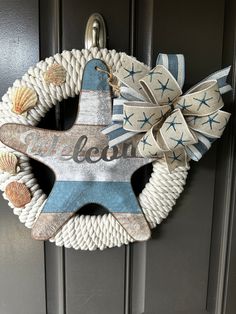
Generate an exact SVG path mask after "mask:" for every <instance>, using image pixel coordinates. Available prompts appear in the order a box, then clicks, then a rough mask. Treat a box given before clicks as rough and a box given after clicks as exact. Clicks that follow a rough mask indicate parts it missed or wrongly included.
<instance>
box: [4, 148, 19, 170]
mask: <svg viewBox="0 0 236 314" xmlns="http://www.w3.org/2000/svg"><path fill="white" fill-rule="evenodd" d="M17 164H18V158H17V157H16V155H14V154H13V153H8V152H0V170H2V171H5V172H8V173H10V174H13V175H15V174H16V173H17Z"/></svg>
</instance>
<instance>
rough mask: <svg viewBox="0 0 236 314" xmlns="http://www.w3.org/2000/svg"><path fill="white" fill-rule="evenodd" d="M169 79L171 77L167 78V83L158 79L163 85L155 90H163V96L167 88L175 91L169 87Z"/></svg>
mask: <svg viewBox="0 0 236 314" xmlns="http://www.w3.org/2000/svg"><path fill="white" fill-rule="evenodd" d="M169 80H170V79H167V81H166V83H165V84H163V83H162V82H161V81H160V80H158V82H159V84H160V86H161V87H158V88H155V90H161V91H162V93H161V98H162V97H163V95H164V92H165V91H167V90H169V91H171V92H173V91H174V90H173V89H172V88H169V87H167V86H168V84H169Z"/></svg>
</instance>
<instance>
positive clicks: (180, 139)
mask: <svg viewBox="0 0 236 314" xmlns="http://www.w3.org/2000/svg"><path fill="white" fill-rule="evenodd" d="M183 136H184V133H183V132H182V134H181V136H180V138H179V139H176V138H173V137H170V139H172V140H173V141H175V142H176V145H175V147H174V148H176V147H178V146H179V145H181V146H185V145H184V143H187V142H189V140H183Z"/></svg>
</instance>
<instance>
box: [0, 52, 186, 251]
mask: <svg viewBox="0 0 236 314" xmlns="http://www.w3.org/2000/svg"><path fill="white" fill-rule="evenodd" d="M122 54H123V53H117V52H116V51H115V50H107V49H101V50H98V49H97V48H91V49H89V50H87V49H83V50H81V51H80V50H72V51H64V52H62V53H61V54H56V55H54V56H53V57H49V58H47V59H45V60H44V61H40V62H39V63H37V64H36V66H35V67H31V68H30V69H29V70H28V72H27V73H26V74H25V75H23V77H22V78H21V79H20V80H16V81H15V82H14V83H13V86H12V87H10V88H9V89H8V91H7V92H6V94H5V95H4V96H3V97H2V102H1V103H0V125H3V124H5V123H8V122H9V123H20V124H25V125H33V126H35V125H37V124H38V122H39V121H40V120H41V119H42V118H43V117H44V116H45V114H46V113H47V112H48V111H49V109H50V108H51V107H52V106H53V105H55V104H56V103H57V102H60V101H62V100H63V99H66V98H68V97H74V96H76V95H78V94H79V92H80V88H81V81H82V75H83V71H84V67H85V65H86V63H87V61H89V60H91V59H93V58H99V59H101V60H103V61H105V62H106V64H107V65H108V66H109V67H110V68H111V69H112V71H116V70H118V68H119V67H120V66H121V57H122ZM55 62H56V63H58V64H60V65H62V66H63V67H64V68H65V70H66V72H67V75H66V81H65V83H63V84H62V85H60V86H55V85H53V84H46V83H45V81H44V79H43V73H44V72H45V71H46V70H47V69H48V68H49V66H50V65H52V64H53V63H55ZM20 86H28V87H30V88H33V89H34V90H35V91H36V93H37V94H38V103H37V105H36V106H35V107H34V108H33V109H31V110H29V111H28V114H27V116H24V115H17V114H15V113H13V112H12V111H11V104H12V100H11V94H12V89H14V88H16V87H20ZM0 150H1V151H8V152H14V154H15V155H16V156H17V157H18V159H19V166H20V171H18V172H17V174H16V175H14V176H12V175H10V174H8V173H6V172H1V173H0V189H1V190H2V191H3V192H4V191H5V187H6V185H7V184H9V183H10V182H12V181H18V182H21V183H24V184H26V186H27V187H28V188H29V189H30V191H31V194H32V200H31V202H30V203H29V204H27V205H26V206H25V207H23V208H15V207H14V206H13V204H12V203H10V202H9V206H10V207H12V208H13V212H14V214H15V215H18V216H19V220H20V221H21V222H22V223H24V224H25V226H26V227H28V228H32V227H33V225H34V223H35V221H36V219H37V217H38V215H39V213H40V211H41V210H42V207H43V205H44V202H45V200H46V198H47V196H46V195H45V194H44V193H43V191H42V190H41V189H40V187H39V185H38V183H37V180H36V179H35V178H34V175H33V173H32V169H31V166H30V163H29V158H28V157H26V156H25V155H23V154H21V153H19V152H15V151H14V150H12V149H10V148H8V147H6V146H4V145H3V144H0ZM187 173H188V168H187V167H179V168H177V169H176V170H175V171H174V172H172V173H171V174H170V173H169V172H168V170H167V168H166V167H165V165H164V163H163V162H162V161H157V162H155V163H153V173H152V175H151V178H150V180H149V182H148V183H147V185H146V186H145V188H144V190H143V191H142V193H141V194H140V196H139V202H140V205H141V207H142V209H143V212H144V214H145V216H146V219H147V221H148V222H149V224H150V227H151V228H154V227H155V226H156V225H157V224H160V223H161V221H162V220H163V219H165V218H166V217H167V216H168V214H169V212H170V211H171V210H172V207H173V206H174V204H175V202H176V199H177V198H178V197H179V195H180V193H181V192H182V191H183V188H184V185H185V181H186V177H187ZM3 197H4V198H5V199H7V197H6V195H5V193H3ZM50 241H51V242H55V243H56V245H58V246H63V245H64V246H65V247H67V248H69V247H72V248H74V249H82V250H95V249H97V248H99V249H101V250H102V249H105V248H107V247H109V248H110V247H114V246H121V245H122V244H127V243H128V242H133V239H132V238H131V237H130V236H129V235H128V234H127V232H126V231H125V230H124V229H123V228H122V227H121V225H120V224H119V223H118V222H117V221H116V219H115V218H114V217H113V216H112V215H111V214H106V215H98V216H90V215H85V216H84V215H81V216H79V215H78V216H74V217H72V218H71V219H70V220H69V221H68V222H67V223H66V224H65V225H64V226H63V227H62V229H61V230H60V231H59V232H58V233H57V234H56V236H55V237H54V238H52V239H50Z"/></svg>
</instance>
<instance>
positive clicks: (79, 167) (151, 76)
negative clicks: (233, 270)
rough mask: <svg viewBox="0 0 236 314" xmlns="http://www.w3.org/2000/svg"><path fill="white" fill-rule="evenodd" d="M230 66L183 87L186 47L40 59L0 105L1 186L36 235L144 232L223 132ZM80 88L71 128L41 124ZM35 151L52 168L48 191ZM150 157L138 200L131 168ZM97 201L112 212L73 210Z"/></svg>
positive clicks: (75, 240) (114, 238) (102, 240)
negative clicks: (151, 63)
mask: <svg viewBox="0 0 236 314" xmlns="http://www.w3.org/2000/svg"><path fill="white" fill-rule="evenodd" d="M229 70H230V68H226V69H223V70H220V71H218V72H215V73H214V74H212V75H210V76H209V77H207V78H206V79H204V80H203V81H201V82H200V83H199V84H197V85H195V86H194V87H193V88H191V89H190V90H189V91H188V92H186V93H185V94H183V93H182V87H183V84H184V57H183V55H166V54H160V55H159V56H158V58H157V65H156V67H155V68H153V69H150V68H149V67H148V66H146V65H144V64H143V63H141V62H139V61H137V60H136V59H135V58H133V57H130V56H128V55H126V54H125V53H117V52H116V51H115V50H107V49H101V50H98V49H97V48H91V49H89V50H87V49H85V50H81V51H79V50H72V51H64V52H63V53H61V54H56V55H54V56H53V57H49V58H47V59H46V60H45V61H40V62H39V63H37V64H36V66H35V67H31V68H30V69H29V70H28V72H27V73H26V74H25V75H23V77H22V78H21V79H20V80H16V81H15V82H14V84H13V86H12V87H10V88H9V89H8V91H7V92H6V94H5V95H4V96H3V98H2V103H1V104H0V110H1V114H0V125H1V128H0V140H1V145H0V169H1V173H0V188H1V190H2V191H3V192H4V193H3V196H4V198H5V199H7V200H8V201H9V206H10V207H12V208H13V212H14V214H16V215H18V216H19V219H20V221H21V222H22V223H24V224H25V225H26V227H28V228H32V235H33V237H34V238H35V239H41V240H45V239H50V241H52V242H55V243H56V245H59V246H62V245H64V246H65V247H73V248H75V249H84V250H94V249H97V248H99V249H104V248H106V247H114V246H120V245H122V244H127V243H128V242H133V241H135V240H136V241H142V240H147V239H148V238H149V237H150V228H154V227H155V226H156V225H157V224H159V223H161V221H162V220H163V219H164V218H166V217H167V216H168V213H169V212H170V211H171V210H172V207H173V206H174V204H175V202H176V199H177V198H178V197H179V195H180V193H181V192H182V191H183V188H184V185H185V181H186V177H187V173H188V170H189V161H190V159H192V160H195V161H198V160H199V159H200V158H201V157H202V155H203V154H204V153H206V151H207V150H208V149H209V148H210V146H211V144H212V143H213V142H214V141H215V140H216V139H217V138H219V137H221V135H222V133H223V131H224V129H225V126H226V124H227V122H228V120H229V117H230V114H229V113H227V112H225V111H222V110H221V109H222V107H223V105H224V104H223V100H222V97H221V94H223V93H226V92H228V91H229V90H230V89H231V87H230V86H229V85H228V84H227V83H226V79H227V76H228V73H229ZM78 94H80V99H79V110H78V115H77V118H76V121H75V124H74V125H73V127H72V128H71V129H69V130H67V131H53V130H44V129H39V128H37V127H35V126H36V125H37V124H38V122H39V121H40V120H41V119H42V118H43V117H44V116H45V114H46V113H47V112H48V111H49V109H50V108H51V107H52V106H53V105H55V104H56V103H58V102H60V101H62V100H63V99H66V98H68V97H75V96H76V95H78ZM29 157H31V158H34V159H36V160H38V161H40V162H43V163H44V164H46V165H47V166H49V167H50V168H52V169H53V170H54V172H55V175H56V181H55V183H54V186H53V189H52V191H51V193H50V195H49V196H48V197H47V196H46V195H45V194H44V193H43V191H42V190H41V188H40V187H39V185H38V184H37V181H36V179H35V177H34V174H33V173H32V170H31V166H30V162H29ZM150 162H152V164H153V172H152V175H151V177H150V180H149V182H148V183H147V184H146V186H145V188H144V189H143V191H142V193H141V194H140V195H139V197H138V200H137V198H136V197H135V196H134V193H133V190H132V186H131V176H132V174H133V173H134V172H135V171H136V170H137V169H138V168H140V167H142V166H144V165H146V164H147V163H150ZM90 203H95V204H99V205H102V206H104V207H105V208H106V209H108V210H109V213H108V214H104V215H98V216H95V215H94V216H90V215H75V212H76V211H77V210H79V209H80V208H82V207H83V206H84V205H86V204H90Z"/></svg>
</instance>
